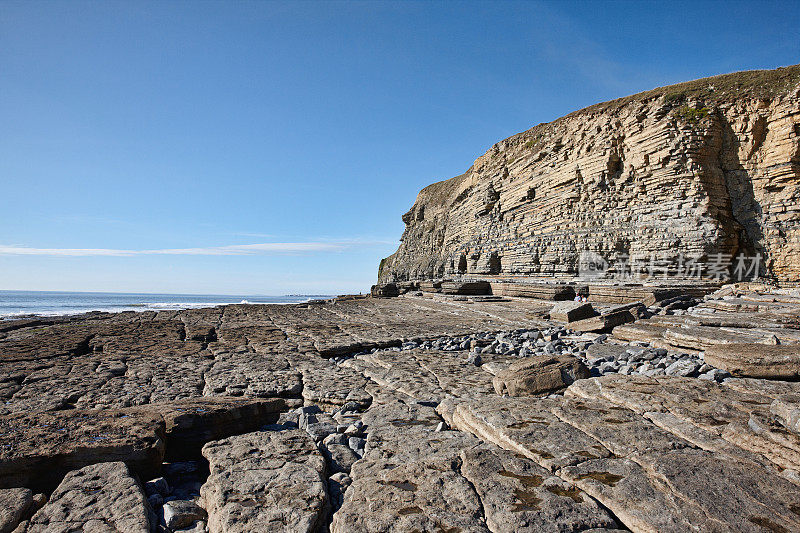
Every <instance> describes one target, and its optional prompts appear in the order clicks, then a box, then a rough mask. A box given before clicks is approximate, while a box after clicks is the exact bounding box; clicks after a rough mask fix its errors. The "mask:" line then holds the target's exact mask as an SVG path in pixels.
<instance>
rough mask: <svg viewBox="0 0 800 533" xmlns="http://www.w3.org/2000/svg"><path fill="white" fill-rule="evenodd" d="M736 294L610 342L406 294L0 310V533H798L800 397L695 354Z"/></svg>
mask: <svg viewBox="0 0 800 533" xmlns="http://www.w3.org/2000/svg"><path fill="white" fill-rule="evenodd" d="M744 296H746V295H737V296H735V297H734V298H735V299H731V298H728V299H722V298H723V296H722V295H721V294H720V295H717V296H713V297H711V298H707V299H705V300H704V301H702V302H699V301H693V305H692V306H689V307H687V308H685V309H681V310H679V311H681V313H682V314H679V315H675V314H672V315H667V314H655V316H653V317H652V318H649V319H648V318H646V317H647V316H649V315H652V314H653V313H640V314H639V316H640V318H639V319H638V320H637V321H636V322H634V323H633V324H625V325H623V326H618V327H616V328H614V329H613V331H609V332H602V333H594V332H588V333H587V332H580V331H576V330H574V329H573V328H571V327H570V325H571V324H574V323H575V322H578V321H580V320H583V319H577V320H573V322H566V321H565V322H560V321H559V320H553V319H550V318H548V314H549V311H550V309H551V308H552V307H553V302H549V301H541V300H534V299H509V298H501V299H481V298H478V297H475V298H471V299H469V300H465V299H464V298H463V297H460V296H442V295H437V296H436V297H428V296H426V295H423V296H418V295H411V294H407V295H405V296H403V297H399V298H391V299H387V298H340V299H337V300H333V301H328V302H324V303H309V304H304V305H291V306H276V305H233V306H225V307H220V308H213V309H195V310H187V311H167V312H160V313H153V312H147V313H139V314H135V313H120V314H115V315H110V314H90V315H83V316H79V317H67V318H60V319H55V318H54V319H37V320H20V321H8V322H3V323H2V325H3V327H2V328H1V329H0V396H2V399H3V403H2V405H0V408H1V409H2V412H1V414H0V498H1V499H2V501H3V502H5V503H4V513H0V528H2V529H0V531H15V530H16V531H18V532H20V533H21V532H26V531H48V532H49V531H78V530H83V531H119V532H139V531H141V532H143V533H145V532H161V533H173V532H176V531H181V532H186V531H192V532H195V533H204V532H206V533H207V532H213V533H217V532H219V533H223V532H224V533H227V532H250V531H270V532H272V531H286V532H294V531H303V532H312V533H316V532H324V531H333V532H336V533H350V532H358V531H365V532H376V533H377V532H387V533H388V532H394V531H408V532H411V531H419V532H431V533H433V532H441V531H449V532H472V531H474V532H495V533H499V532H509V533H510V532H517V531H531V532H533V531H537V532H538V531H553V532H557V531H558V532H560V531H586V532H588V531H619V530H632V531H659V532H660V531H676V532H677V531H697V530H704V531H706V530H707V531H731V530H735V531H753V532H757V531H795V530H798V529H800V507H798V505H800V501H798V500H797V498H796V495H797V494H798V490H799V489H800V474H798V472H800V435H799V434H798V430H799V428H800V424H798V420H800V414H798V413H800V386H799V385H798V384H797V383H796V382H791V381H780V380H765V379H761V378H758V377H756V378H754V377H747V376H746V372H745V373H744V375H743V373H742V372H741V371H736V372H727V371H725V370H723V369H720V368H717V367H715V366H713V365H711V364H709V362H707V361H705V359H704V352H705V349H706V343H707V342H708V340H709V339H711V338H712V337H713V335H712V334H710V333H708V331H709V330H715V331H722V333H721V334H720V335H718V336H717V337H713V338H715V339H717V341H720V340H731V339H733V338H735V339H737V340H740V339H741V338H742V337H741V334H742V332H740V331H737V329H744V328H743V327H741V328H739V327H737V326H735V324H737V322H736V320H737V318H736V316H737V313H739V314H740V313H742V312H741V311H740V310H737V309H734V310H731V308H730V307H726V306H727V303H726V302H731V301H733V302H734V304H736V305H744V304H742V303H741V302H743V301H748V302H750V303H749V304H748V305H755V306H760V305H761V304H762V303H761V301H762V300H766V297H762V298H760V299H756V297H755V296H752V297H751V299H749V300H748V299H747V298H746V297H744ZM774 297H775V296H773V298H774ZM781 298H782V299H783V300H786V301H783V302H781V305H782V307H780V309H781V312H780V313H776V309H777V308H776V307H775V302H772V303H768V305H766V307H765V309H763V310H762V311H758V312H757V313H756V314H755V316H753V318H752V320H751V321H750V322H749V323H748V324H749V325H750V327H748V328H747V329H748V331H747V332H746V333H747V334H750V335H751V336H752V335H762V333H760V332H756V331H753V330H755V329H759V330H763V331H767V332H770V333H771V334H773V333H774V334H775V335H776V338H778V339H779V340H778V342H779V344H777V345H775V344H773V345H767V344H763V343H762V344H759V346H791V344H790V342H791V340H792V339H793V336H792V335H794V333H793V330H792V329H791V328H789V327H784V326H787V325H791V324H793V323H794V322H792V319H791V316H792V313H794V316H797V315H798V310H800V305H795V302H794V300H792V299H791V298H786V297H781ZM682 301H683V300H682ZM687 301H688V300H687ZM753 302H755V303H753ZM787 302H788V303H787ZM635 307H636V306H633V307H631V306H628V308H629V309H633V308H635ZM655 307H656V306H655V305H651V306H650V307H649V308H648V309H651V310H652V311H654V312H655V311H657V309H655ZM721 308H724V309H725V310H720V309H721ZM613 309H618V308H612V311H611V312H617V311H614V310H613ZM710 309H717V311H715V312H713V313H712V312H711V311H710ZM597 310H598V312H599V313H601V315H600V316H602V313H603V312H606V311H607V309H605V308H603V307H602V306H599V307H598V308H597ZM712 315H715V316H713V317H712V318H713V319H714V320H717V323H713V324H712V323H710V322H711V321H712V318H708V317H711V316H712ZM751 315H752V312H751ZM564 318H566V319H567V320H569V319H570V318H574V317H569V316H565V317H564ZM667 320H671V322H670V323H669V324H670V325H669V326H665V324H666V323H667ZM700 322H702V324H701V325H700V326H699V327H702V328H708V329H701V330H699V333H698V330H696V329H694V328H696V327H697V326H696V324H697V323H700ZM722 324H725V326H724V328H727V329H726V330H724V331H723V326H722ZM740 325H741V324H740ZM678 327H680V328H681V329H683V330H685V331H683V335H681V336H672V337H668V336H666V335H665V334H664V333H665V332H666V331H667V329H670V328H673V329H675V328H678ZM632 328H640V329H641V330H642V331H645V328H650V329H649V330H648V331H650V333H651V334H650V336H649V337H647V338H637V339H630V338H627V337H629V336H630V335H631V331H632ZM659 332H660V333H659ZM748 338H750V337H748ZM670 339H680V341H676V342H678V345H676V344H671V342H672V341H671V340H670ZM692 339H698V340H697V341H696V342H697V343H698V344H696V345H693V348H692V347H683V346H682V345H684V344H691V342H695V341H692ZM720 345H722V344H720ZM736 345H737V346H738V344H736ZM732 346H733V344H732ZM737 353H738V352H737ZM753 353H759V352H757V351H754V352H753ZM542 362H547V364H543V363H542ZM540 363H542V364H540ZM739 367H741V368H744V367H743V366H742V365H739ZM739 367H737V368H739ZM731 374H733V375H731ZM739 376H742V377H739ZM493 382H494V383H493ZM511 383H514V385H513V386H512V387H509V385H510V384H511ZM497 384H501V385H502V386H500V387H499V388H498V387H497V386H496V385H497ZM545 385H546V386H545ZM519 388H522V389H524V393H525V395H524V396H512V395H509V393H511V392H512V391H511V389H514V391H516V390H517V389H519Z"/></svg>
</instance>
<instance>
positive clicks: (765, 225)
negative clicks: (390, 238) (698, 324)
mask: <svg viewBox="0 0 800 533" xmlns="http://www.w3.org/2000/svg"><path fill="white" fill-rule="evenodd" d="M799 205H800V66H793V67H787V68H781V69H777V70H772V71H751V72H740V73H736V74H729V75H724V76H716V77H713V78H705V79H701V80H696V81H693V82H687V83H681V84H678V85H673V86H670V87H663V88H659V89H654V90H652V91H648V92H645V93H640V94H637V95H633V96H629V97H626V98H621V99H619V100H613V101H611V102H606V103H603V104H597V105H594V106H592V107H588V108H586V109H583V110H580V111H576V112H574V113H571V114H569V115H567V116H565V117H562V118H559V119H557V120H555V121H553V122H551V123H547V124H539V125H538V126H535V127H533V128H531V129H530V130H528V131H525V132H523V133H520V134H517V135H514V136H512V137H509V138H508V139H505V140H503V141H501V142H498V143H497V144H495V145H494V146H492V147H491V149H489V151H488V152H486V154H484V155H482V156H481V157H479V158H478V159H477V160H476V161H475V162H474V163H473V165H472V166H471V167H470V168H469V169H467V171H466V172H465V173H463V174H462V175H460V176H457V177H455V178H452V179H449V180H446V181H441V182H438V183H434V184H433V185H430V186H428V187H426V188H425V189H423V190H422V191H421V192H420V193H419V195H418V197H417V200H416V202H415V203H414V205H413V206H412V208H411V209H410V210H409V211H408V212H407V213H406V214H405V215H403V222H405V224H406V229H405V232H404V233H403V237H402V239H401V240H402V243H401V245H400V247H399V248H398V250H397V252H396V253H394V254H393V255H392V256H390V257H388V258H386V259H384V260H383V261H382V262H381V265H380V268H379V282H381V283H385V282H397V281H406V280H429V279H436V278H456V277H460V276H467V277H478V278H480V277H491V276H509V275H512V276H566V277H571V276H574V275H576V274H577V273H578V271H579V259H580V256H581V253H583V252H592V253H594V254H597V255H599V256H600V257H602V258H604V259H605V260H606V261H609V262H610V263H611V264H612V265H613V264H615V263H616V264H619V262H620V261H623V260H628V259H631V260H643V261H649V260H650V259H651V258H653V259H654V260H657V261H663V260H670V261H671V262H672V263H674V264H673V266H672V267H670V268H671V271H670V274H671V275H673V276H674V275H677V276H681V275H683V274H686V269H685V268H684V269H682V270H683V272H677V271H675V270H676V269H677V268H678V267H677V266H674V265H680V264H682V265H684V266H685V265H686V264H687V263H686V262H685V261H684V262H683V263H680V262H678V260H679V259H680V257H681V256H682V257H683V258H684V259H688V258H697V259H699V260H700V262H704V263H714V262H715V259H714V258H715V257H721V258H726V256H736V255H737V254H739V253H744V254H746V255H748V256H750V255H754V254H757V253H759V254H762V256H763V262H762V265H761V266H762V269H761V270H762V271H761V275H762V276H769V277H771V278H773V279H775V280H777V281H780V282H796V281H798V279H800V255H799V254H800V230H799V229H798V228H800V225H799V224H798V223H799V222H800V211H798V206H799ZM717 254H723V256H725V257H723V256H717ZM659 268H661V267H659ZM612 270H613V269H612ZM706 274H711V272H706V273H704V275H706ZM711 277H715V276H711ZM506 294H509V293H508V292H506Z"/></svg>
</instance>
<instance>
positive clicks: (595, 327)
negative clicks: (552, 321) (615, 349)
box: [569, 309, 636, 332]
mask: <svg viewBox="0 0 800 533" xmlns="http://www.w3.org/2000/svg"><path fill="white" fill-rule="evenodd" d="M635 320H636V319H635V318H634V317H633V315H632V314H631V312H630V311H628V310H627V309H624V310H621V311H614V312H611V313H605V314H602V315H600V316H594V317H591V318H584V319H583V320H576V321H575V322H570V325H569V327H570V329H573V330H575V331H582V332H588V331H608V330H610V329H612V328H615V327H617V326H621V325H622V324H627V323H629V322H634V321H635Z"/></svg>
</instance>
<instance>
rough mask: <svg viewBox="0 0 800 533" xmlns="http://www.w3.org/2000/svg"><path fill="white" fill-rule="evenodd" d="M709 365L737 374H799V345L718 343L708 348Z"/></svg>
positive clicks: (770, 376)
mask: <svg viewBox="0 0 800 533" xmlns="http://www.w3.org/2000/svg"><path fill="white" fill-rule="evenodd" d="M705 360H706V362H707V363H708V364H710V365H713V366H715V367H717V368H721V369H723V370H727V371H728V372H730V373H731V374H733V375H734V376H739V377H751V378H764V379H797V378H798V377H800V345H797V344H787V345H769V344H760V343H730V344H715V345H712V346H709V347H708V348H706V354H705Z"/></svg>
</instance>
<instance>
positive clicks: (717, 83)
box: [421, 64, 800, 201]
mask: <svg viewBox="0 0 800 533" xmlns="http://www.w3.org/2000/svg"><path fill="white" fill-rule="evenodd" d="M798 84H800V64H797V65H792V66H789V67H780V68H777V69H774V70H744V71H741V72H733V73H731V74H720V75H718V76H711V77H709V78H700V79H699V80H692V81H685V82H683V83H676V84H675V85H667V86H665V87H657V88H655V89H651V90H649V91H644V92H641V93H636V94H632V95H630V96H625V97H622V98H617V99H616V100H609V101H608V102H601V103H599V104H594V105H591V106H589V107H585V108H583V109H579V110H577V111H573V112H572V113H569V114H568V115H565V116H563V117H560V118H557V119H555V120H554V121H553V122H544V123H542V124H538V125H536V126H534V127H532V128H530V129H529V130H526V131H524V132H522V133H518V134H516V135H512V136H511V137H509V139H513V138H515V137H517V138H519V137H524V138H527V140H528V143H530V145H529V146H528V147H529V148H533V147H534V145H535V144H536V142H537V141H538V140H539V139H540V138H541V137H542V134H543V133H544V132H546V131H547V130H548V129H549V128H551V127H552V126H554V125H555V124H556V123H558V122H559V121H561V120H564V119H567V118H570V117H574V116H576V115H582V114H592V113H598V112H603V111H614V110H617V109H620V108H622V107H624V106H625V105H627V104H629V103H632V102H643V101H648V100H653V99H655V98H662V97H663V98H664V100H665V103H667V104H674V105H677V104H680V103H683V102H685V101H686V100H687V99H689V98H697V99H701V100H704V101H706V102H709V103H712V102H713V103H714V104H722V103H726V102H732V101H735V100H739V99H742V98H748V99H757V100H768V99H771V98H774V97H775V96H776V95H779V94H782V93H785V92H787V91H789V90H790V89H792V88H793V87H795V86H797V85H798ZM703 109H705V108H703ZM689 118H695V117H694V116H692V117H689ZM531 134H534V137H531ZM465 174H466V173H465ZM465 174H461V175H459V176H455V177H453V178H450V179H446V180H442V181H438V182H436V183H432V184H430V185H428V186H427V187H425V188H424V189H422V191H421V193H424V194H425V195H426V196H427V197H429V199H430V198H438V199H439V200H440V201H444V200H445V199H446V198H447V197H448V196H449V195H450V193H451V192H452V190H453V189H454V188H455V186H456V185H457V184H458V183H459V182H460V181H461V178H463V177H464V175H465Z"/></svg>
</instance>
